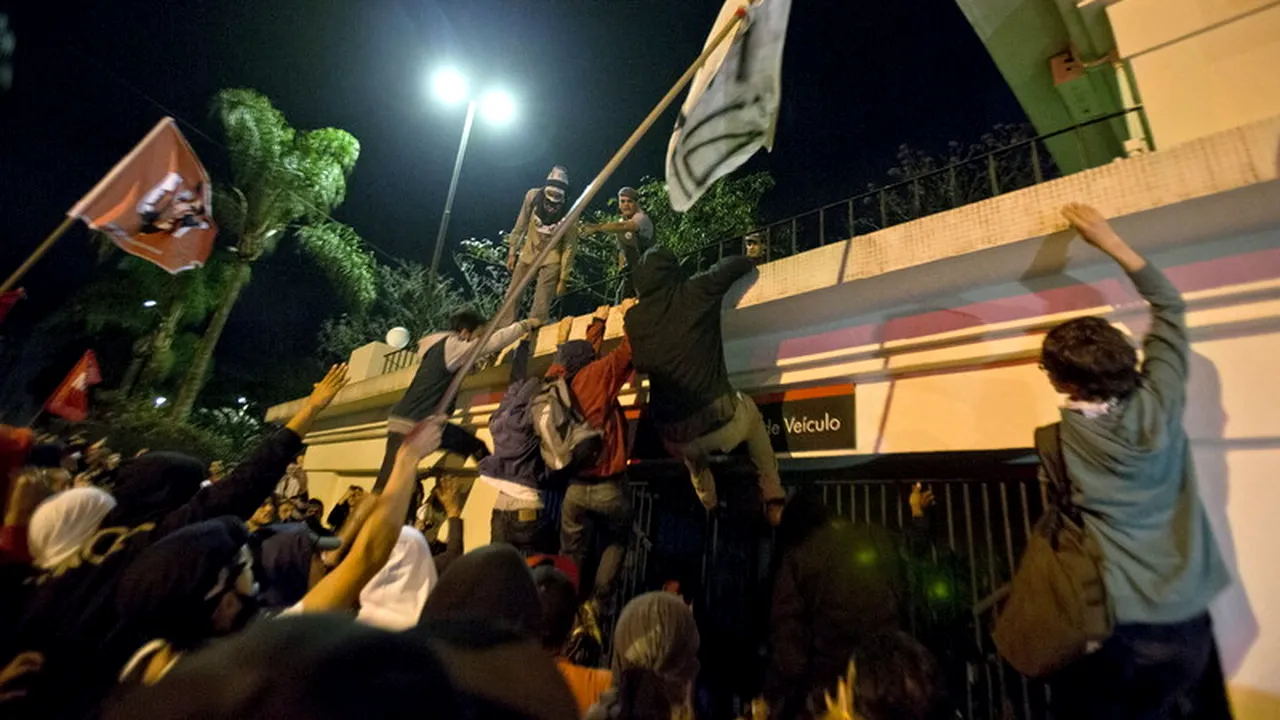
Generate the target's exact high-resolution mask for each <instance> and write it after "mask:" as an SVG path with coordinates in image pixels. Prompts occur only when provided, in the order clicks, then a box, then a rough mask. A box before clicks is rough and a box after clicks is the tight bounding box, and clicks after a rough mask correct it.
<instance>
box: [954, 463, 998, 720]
mask: <svg viewBox="0 0 1280 720" xmlns="http://www.w3.org/2000/svg"><path fill="white" fill-rule="evenodd" d="M960 489H961V497H962V498H963V499H964V532H965V542H966V547H967V548H968V556H969V594H970V596H971V598H970V602H971V603H972V604H971V605H970V607H971V608H972V607H973V606H975V605H977V604H978V569H977V564H976V563H977V558H975V557H974V549H975V548H974V544H973V502H972V501H971V500H970V498H969V484H968V483H963V484H961V486H960ZM973 642H974V644H975V645H976V646H977V648H978V661H979V662H981V663H982V665H980V666H978V667H986V651H985V650H984V649H983V642H982V619H981V618H980V617H978V615H977V613H973ZM986 679H987V700H988V702H987V709H988V712H990V708H991V702H990V700H991V678H990V675H989V674H987V678H986ZM973 682H974V678H973V673H972V672H970V673H969V682H968V683H966V687H967V688H968V690H969V718H970V719H971V720H972V718H973Z"/></svg>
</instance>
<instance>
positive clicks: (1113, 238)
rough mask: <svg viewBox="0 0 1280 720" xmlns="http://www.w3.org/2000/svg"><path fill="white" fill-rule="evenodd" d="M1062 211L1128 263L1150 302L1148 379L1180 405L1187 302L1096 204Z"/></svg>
mask: <svg viewBox="0 0 1280 720" xmlns="http://www.w3.org/2000/svg"><path fill="white" fill-rule="evenodd" d="M1062 214H1063V216H1064V217H1066V219H1067V221H1068V222H1070V223H1071V226H1072V227H1074V228H1075V229H1076V230H1077V231H1078V232H1079V233H1080V236H1081V237H1082V238H1084V240H1085V242H1087V243H1089V244H1090V245H1093V246H1094V247H1096V248H1098V249H1099V250H1101V251H1102V252H1104V253H1106V254H1107V255H1109V256H1110V257H1111V258H1112V259H1113V260H1115V261H1116V263H1118V264H1119V265H1120V267H1122V268H1124V271H1125V272H1126V273H1128V274H1129V279H1130V280H1132V281H1133V284H1134V287H1136V288H1137V290H1138V293H1139V294H1141V295H1142V297H1143V299H1144V300H1146V301H1147V302H1148V303H1150V304H1151V330H1150V331H1149V332H1148V333H1147V337H1146V338H1145V339H1144V340H1143V343H1142V349H1143V356H1144V358H1143V362H1142V376H1143V380H1144V384H1145V385H1146V386H1147V387H1148V388H1150V389H1151V390H1152V391H1153V392H1155V393H1156V395H1157V396H1158V397H1160V399H1161V401H1162V402H1163V403H1165V405H1167V406H1168V407H1170V408H1174V409H1176V408H1178V407H1181V405H1182V401H1183V399H1184V398H1185V397H1186V387H1187V374H1188V368H1189V366H1190V362H1189V359H1188V356H1189V354H1190V344H1191V343H1190V338H1189V337H1188V335H1187V323H1186V310H1187V305H1186V303H1185V302H1184V301H1183V299H1182V295H1181V294H1180V293H1179V292H1178V289H1177V288H1176V287H1174V286H1173V283H1171V282H1169V280H1168V278H1166V277H1165V276H1164V273H1162V272H1160V269H1159V268H1157V267H1156V266H1154V265H1151V264H1150V263H1148V262H1147V261H1146V258H1144V257H1142V256H1141V255H1139V254H1138V253H1137V252H1136V251H1135V250H1134V249H1133V248H1131V247H1129V244H1128V243H1126V242H1125V241H1124V240H1123V239H1122V238H1121V237H1120V236H1119V235H1117V234H1116V232H1115V230H1113V229H1112V228H1111V224H1110V223H1108V222H1107V219H1106V218H1104V217H1103V216H1102V213H1100V212H1098V211H1097V210H1096V209H1094V208H1092V207H1090V206H1088V205H1082V204H1079V203H1073V204H1071V205H1067V206H1066V207H1064V208H1063V209H1062Z"/></svg>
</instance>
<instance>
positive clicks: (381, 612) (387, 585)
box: [356, 525, 437, 630]
mask: <svg viewBox="0 0 1280 720" xmlns="http://www.w3.org/2000/svg"><path fill="white" fill-rule="evenodd" d="M436 581H437V576H436V564H435V562H434V561H433V560H432V559H431V548H430V547H428V546H427V539H426V538H425V537H423V536H422V533H420V532H418V531H417V530H415V529H413V528H411V527H409V526H407V525H406V526H405V527H402V528H400V538H399V539H398V540H396V546H395V548H393V549H392V550H391V557H390V558H388V559H387V563H386V564H385V565H383V566H382V569H381V570H379V571H378V574H377V575H374V576H373V579H372V580H370V581H369V584H368V585H365V586H364V589H363V590H361V591H360V612H359V613H358V614H357V615H356V619H357V620H359V621H360V622H363V623H367V624H369V625H374V626H377V627H380V628H384V629H387V630H407V629H408V628H411V627H413V626H414V625H417V624H418V618H419V617H421V615H422V607H423V606H424V605H426V603H427V597H428V596H430V594H431V591H432V590H433V589H434V588H435V585H436Z"/></svg>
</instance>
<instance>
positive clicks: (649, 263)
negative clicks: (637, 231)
mask: <svg viewBox="0 0 1280 720" xmlns="http://www.w3.org/2000/svg"><path fill="white" fill-rule="evenodd" d="M753 268H754V266H753V265H752V264H751V261H750V260H748V259H746V258H745V257H731V258H725V259H724V260H721V261H720V262H718V263H716V264H715V265H714V266H712V267H711V269H709V270H707V271H706V272H703V273H699V274H697V275H694V276H693V277H688V276H687V275H686V274H685V272H684V270H683V269H682V268H681V267H680V264H679V262H678V261H677V260H676V256H675V254H674V253H672V252H671V251H670V250H668V249H666V248H655V249H653V250H650V251H649V252H647V253H645V256H644V258H643V260H641V262H640V267H639V268H637V269H636V271H635V275H634V282H635V287H636V292H637V294H638V295H639V297H640V303H639V304H638V305H636V306H635V307H633V308H631V310H630V311H629V312H628V313H627V318H626V328H627V337H628V338H630V340H631V350H632V362H633V364H634V365H635V368H636V370H639V371H640V372H643V373H648V375H649V387H650V391H651V396H650V399H649V412H650V413H652V416H653V419H654V421H655V422H656V423H658V425H659V426H660V428H661V426H662V425H670V424H674V423H680V422H682V421H685V420H688V419H689V418H691V417H692V416H694V415H695V414H696V413H698V412H699V411H703V410H705V409H706V408H708V407H710V406H711V405H712V404H713V403H715V401H716V400H718V399H720V398H722V397H724V396H726V395H729V394H730V393H732V392H733V387H732V386H731V385H730V384H729V371H728V370H727V369H726V368H725V363H724V340H723V337H722V335H721V330H720V303H721V301H722V300H723V299H724V296H725V294H726V293H727V292H729V288H730V287H732V285H733V283H734V282H735V281H737V280H738V278H740V277H742V276H744V275H746V274H748V273H750V272H751V270H752V269H753ZM724 421H727V418H724V419H722V420H721V422H720V424H721V425H722V424H723V422H724ZM710 424H711V425H713V426H709V427H702V428H696V429H694V430H695V431H693V432H691V433H686V434H691V435H692V436H694V437H696V436H697V435H701V434H705V433H707V432H711V431H712V430H715V429H716V427H718V426H717V425H714V423H710Z"/></svg>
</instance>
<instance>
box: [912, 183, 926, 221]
mask: <svg viewBox="0 0 1280 720" xmlns="http://www.w3.org/2000/svg"><path fill="white" fill-rule="evenodd" d="M923 212H924V198H922V197H921V196H920V179H919V178H916V179H914V180H912V181H911V213H912V215H913V218H918V217H920V215H921V214H922V213H923Z"/></svg>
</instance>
